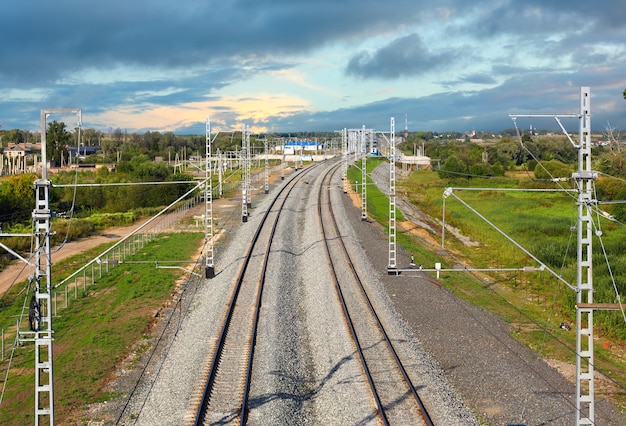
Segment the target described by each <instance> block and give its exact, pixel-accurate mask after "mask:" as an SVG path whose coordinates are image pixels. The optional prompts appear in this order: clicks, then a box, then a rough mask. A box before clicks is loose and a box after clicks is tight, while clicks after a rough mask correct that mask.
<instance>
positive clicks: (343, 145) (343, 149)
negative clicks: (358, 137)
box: [341, 128, 349, 194]
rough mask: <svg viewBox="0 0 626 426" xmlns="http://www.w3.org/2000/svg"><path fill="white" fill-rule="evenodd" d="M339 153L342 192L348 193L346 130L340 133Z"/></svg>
mask: <svg viewBox="0 0 626 426" xmlns="http://www.w3.org/2000/svg"><path fill="white" fill-rule="evenodd" d="M341 152H342V157H343V192H344V194H345V193H347V192H348V185H349V183H348V129H346V128H344V129H343V130H342V131H341Z"/></svg>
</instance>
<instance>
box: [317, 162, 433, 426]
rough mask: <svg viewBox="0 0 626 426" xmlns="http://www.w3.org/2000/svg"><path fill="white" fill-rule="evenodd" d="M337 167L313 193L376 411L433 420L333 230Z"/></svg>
mask: <svg viewBox="0 0 626 426" xmlns="http://www.w3.org/2000/svg"><path fill="white" fill-rule="evenodd" d="M337 170H339V166H336V167H333V168H331V169H329V170H328V171H327V173H326V174H325V176H324V178H323V183H322V188H321V189H320V192H319V195H318V215H319V223H320V227H321V229H322V233H323V236H324V243H325V247H326V254H327V259H328V263H329V265H330V268H331V270H332V276H333V277H334V280H335V288H336V291H337V295H338V297H339V299H340V302H341V305H342V307H343V312H344V317H345V319H346V323H347V326H348V328H349V329H350V332H351V335H352V338H353V340H354V345H355V347H356V352H357V353H358V357H359V360H360V362H361V366H362V369H363V371H364V374H365V376H366V377H367V382H368V383H369V387H370V389H371V393H372V396H373V399H374V400H375V403H376V410H377V414H378V416H379V418H380V420H381V421H382V423H383V424H385V425H388V424H412V425H433V422H432V419H431V418H430V415H429V413H428V411H427V409H426V407H425V406H424V404H423V402H422V400H421V398H420V396H419V394H418V393H417V390H416V389H415V386H414V385H413V383H412V381H411V379H410V377H409V375H408V373H407V371H406V369H405V367H404V366H403V364H402V362H401V360H400V358H399V357H398V354H397V353H396V350H395V349H394V347H393V344H392V342H391V340H390V338H389V337H388V335H387V333H386V332H385V329H384V327H383V324H382V323H381V320H380V318H379V317H378V315H377V313H376V310H375V309H374V306H373V305H372V303H371V301H370V298H369V296H368V295H367V291H366V289H365V287H364V285H363V282H362V280H361V278H360V277H359V274H358V272H357V271H356V268H355V266H354V264H353V263H352V260H351V257H350V253H349V251H348V249H347V247H346V245H345V243H344V241H343V238H342V236H341V233H340V231H339V227H338V224H337V220H336V217H335V214H334V212H333V209H332V202H331V199H330V195H331V188H332V178H333V175H334V174H335V173H336V172H337ZM345 265H347V266H348V267H347V268H346V267H345Z"/></svg>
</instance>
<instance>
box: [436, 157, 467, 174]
mask: <svg viewBox="0 0 626 426" xmlns="http://www.w3.org/2000/svg"><path fill="white" fill-rule="evenodd" d="M437 173H438V174H439V177H440V178H441V179H455V178H459V177H467V176H466V174H467V166H466V165H465V163H463V161H461V160H459V159H458V158H457V157H456V156H454V155H451V156H449V157H448V158H447V159H446V161H444V162H443V164H442V165H441V168H440V169H439V171H438V172H437Z"/></svg>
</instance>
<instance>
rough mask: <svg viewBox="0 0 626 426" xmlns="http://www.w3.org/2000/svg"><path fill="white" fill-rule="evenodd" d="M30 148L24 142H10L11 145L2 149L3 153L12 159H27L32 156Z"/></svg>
mask: <svg viewBox="0 0 626 426" xmlns="http://www.w3.org/2000/svg"><path fill="white" fill-rule="evenodd" d="M30 152H31V151H30V149H29V148H26V146H24V144H12V143H10V144H9V146H7V147H5V148H4V149H3V150H2V153H3V154H4V155H5V156H6V157H7V158H11V159H15V158H20V159H25V158H28V157H30Z"/></svg>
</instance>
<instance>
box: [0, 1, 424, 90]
mask: <svg viewBox="0 0 626 426" xmlns="http://www.w3.org/2000/svg"><path fill="white" fill-rule="evenodd" d="M419 3H420V2H415V1H409V0H400V1H396V2H395V5H394V8H390V7H388V5H386V4H384V3H381V2H377V1H357V0H346V1H341V2H330V1H322V2H320V1H315V0H310V1H289V2H287V1H258V2H252V1H221V0H220V1H215V0H214V1H192V0H190V1H180V2H171V1H165V0H154V1H121V0H109V1H107V2H94V3H89V4H86V3H84V2H79V1H76V0H67V1H60V2H37V3H36V4H35V3H28V4H26V3H25V2H23V1H21V0H20V1H16V0H8V2H4V3H3V6H2V14H3V19H2V21H3V25H0V40H5V41H7V40H9V42H4V43H2V44H1V45H0V55H1V56H2V57H4V58H10V60H3V61H2V62H1V63H0V76H2V77H3V78H4V79H5V80H6V79H11V80H12V81H13V82H14V83H16V84H19V83H21V84H28V83H31V84H32V82H33V81H54V80H55V79H57V78H59V77H60V76H62V74H63V73H64V72H68V71H74V70H78V69H82V68H84V67H89V66H98V67H111V68H112V67H113V65H116V64H122V63H123V64H127V65H133V64H134V65H142V66H165V67H173V68H177V67H195V66H202V67H206V66H210V64H211V62H212V61H214V60H221V59H224V58H231V59H232V58H265V57H272V58H278V57H280V55H281V54H282V55H284V54H288V53H295V52H298V53H301V52H305V51H307V50H310V49H315V48H317V47H320V46H322V45H324V44H325V43H327V42H329V41H333V40H337V39H341V38H344V37H355V36H359V35H363V34H365V33H367V32H368V31H372V30H376V29H377V28H381V27H383V26H385V25H386V23H388V22H389V21H390V20H393V21H394V22H395V24H396V25H401V24H402V23H403V22H411V21H413V20H415V19H417V17H418V15H419V12H420V10H421V7H419ZM396 8H399V9H402V10H403V13H402V14H398V13H397V9H396ZM364 23H367V25H363V24H364Z"/></svg>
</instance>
